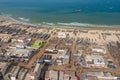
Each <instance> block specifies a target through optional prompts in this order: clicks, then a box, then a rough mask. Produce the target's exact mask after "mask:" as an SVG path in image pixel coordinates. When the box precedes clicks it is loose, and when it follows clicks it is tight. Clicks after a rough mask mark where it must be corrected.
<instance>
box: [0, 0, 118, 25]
mask: <svg viewBox="0 0 120 80" xmlns="http://www.w3.org/2000/svg"><path fill="white" fill-rule="evenodd" d="M0 15H2V16H9V17H12V18H14V19H16V20H19V21H23V22H28V23H33V24H39V25H41V24H48V25H55V24H56V25H76V26H79V25H83V26H84V25H86V26H88V25H89V24H92V25H120V0H0Z"/></svg>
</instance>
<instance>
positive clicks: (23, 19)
mask: <svg viewBox="0 0 120 80" xmlns="http://www.w3.org/2000/svg"><path fill="white" fill-rule="evenodd" d="M18 19H20V20H22V21H25V22H28V21H30V19H27V18H24V17H18Z"/></svg>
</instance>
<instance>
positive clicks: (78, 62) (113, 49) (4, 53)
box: [0, 17, 120, 80]
mask: <svg viewBox="0 0 120 80" xmlns="http://www.w3.org/2000/svg"><path fill="white" fill-rule="evenodd" d="M0 80H120V29H119V28H82V27H81V28H77V27H70V28H66V27H64V28H62V27H51V26H48V25H44V26H41V27H38V26H34V25H29V24H24V23H19V22H16V21H13V20H10V19H6V18H2V17H0Z"/></svg>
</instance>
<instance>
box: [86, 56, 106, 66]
mask: <svg viewBox="0 0 120 80" xmlns="http://www.w3.org/2000/svg"><path fill="white" fill-rule="evenodd" d="M85 61H86V63H87V65H86V66H87V67H91V66H93V67H105V66H106V64H105V61H104V58H103V57H102V56H96V55H87V56H86V57H85Z"/></svg>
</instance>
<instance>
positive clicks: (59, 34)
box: [58, 32, 67, 38]
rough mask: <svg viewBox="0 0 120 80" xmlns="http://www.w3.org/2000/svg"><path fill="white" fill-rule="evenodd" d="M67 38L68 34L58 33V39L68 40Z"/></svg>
mask: <svg viewBox="0 0 120 80" xmlns="http://www.w3.org/2000/svg"><path fill="white" fill-rule="evenodd" d="M66 37H67V35H66V33H62V32H61V33H58V38H66Z"/></svg>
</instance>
